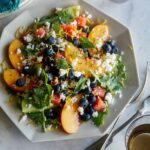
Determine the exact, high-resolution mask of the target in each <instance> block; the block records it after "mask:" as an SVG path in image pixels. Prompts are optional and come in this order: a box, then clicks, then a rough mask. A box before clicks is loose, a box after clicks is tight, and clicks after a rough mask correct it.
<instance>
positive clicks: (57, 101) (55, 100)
mask: <svg viewBox="0 0 150 150" xmlns="http://www.w3.org/2000/svg"><path fill="white" fill-rule="evenodd" d="M51 102H52V103H53V104H54V105H59V104H60V102H61V100H60V96H59V94H54V95H53V97H52V100H51Z"/></svg>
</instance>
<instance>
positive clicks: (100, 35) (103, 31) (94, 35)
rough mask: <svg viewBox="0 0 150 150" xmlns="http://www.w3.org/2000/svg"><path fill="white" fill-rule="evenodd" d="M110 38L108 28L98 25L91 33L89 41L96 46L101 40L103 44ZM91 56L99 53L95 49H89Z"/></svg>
mask: <svg viewBox="0 0 150 150" xmlns="http://www.w3.org/2000/svg"><path fill="white" fill-rule="evenodd" d="M108 37H109V30H108V26H107V25H105V24H100V25H96V26H95V27H94V28H93V29H92V31H91V32H90V33H89V36H88V39H89V40H90V41H91V42H92V43H93V44H94V45H96V44H97V40H101V42H102V43H103V42H104V41H106V40H107V39H108ZM89 53H90V55H93V54H95V53H97V50H96V49H95V48H91V49H89Z"/></svg>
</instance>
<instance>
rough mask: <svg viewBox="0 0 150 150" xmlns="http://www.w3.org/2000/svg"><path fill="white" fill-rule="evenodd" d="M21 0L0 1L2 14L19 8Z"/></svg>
mask: <svg viewBox="0 0 150 150" xmlns="http://www.w3.org/2000/svg"><path fill="white" fill-rule="evenodd" d="M19 4H20V0H0V13H3V12H12V11H14V10H16V9H17V8H18V7H19Z"/></svg>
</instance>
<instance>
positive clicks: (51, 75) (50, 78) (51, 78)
mask: <svg viewBox="0 0 150 150" xmlns="http://www.w3.org/2000/svg"><path fill="white" fill-rule="evenodd" d="M47 75H48V82H50V81H52V80H53V74H52V73H47Z"/></svg>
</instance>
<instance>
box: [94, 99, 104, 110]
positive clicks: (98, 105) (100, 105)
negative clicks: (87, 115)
mask: <svg viewBox="0 0 150 150" xmlns="http://www.w3.org/2000/svg"><path fill="white" fill-rule="evenodd" d="M93 108H94V109H95V110H96V111H102V110H104V109H105V108H106V105H105V103H104V101H103V100H102V99H101V98H100V97H99V96H97V97H96V101H95V103H94V104H93Z"/></svg>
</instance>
